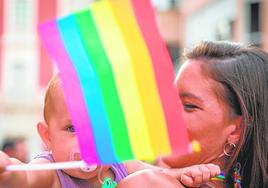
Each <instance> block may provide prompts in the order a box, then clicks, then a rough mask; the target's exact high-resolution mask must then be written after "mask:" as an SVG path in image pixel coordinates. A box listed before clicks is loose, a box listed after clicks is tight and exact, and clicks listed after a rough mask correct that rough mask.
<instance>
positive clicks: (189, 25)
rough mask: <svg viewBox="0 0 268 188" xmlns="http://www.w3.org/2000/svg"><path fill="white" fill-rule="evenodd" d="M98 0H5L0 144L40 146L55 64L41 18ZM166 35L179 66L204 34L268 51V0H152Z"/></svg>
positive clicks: (0, 1) (0, 27)
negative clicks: (15, 139)
mask: <svg viewBox="0 0 268 188" xmlns="http://www.w3.org/2000/svg"><path fill="white" fill-rule="evenodd" d="M92 1H93V0H0V144H1V141H2V140H3V139H4V138H5V137H10V136H24V137H25V138H27V139H28V140H27V141H28V146H29V150H30V153H31V156H32V155H33V154H34V153H36V152H38V151H39V150H40V145H41V143H40V140H39V137H38V135H37V132H36V129H35V125H36V123H37V121H39V120H42V105H43V96H44V90H45V87H46V84H47V82H48V80H49V79H50V77H51V75H52V74H53V71H54V70H55V68H54V67H53V65H52V63H51V59H50V58H49V57H48V55H47V53H46V51H45V49H44V48H43V47H42V45H41V44H40V41H39V39H38V35H37V25H38V24H39V23H40V22H43V21H45V20H48V19H51V18H54V17H56V16H63V15H66V14H68V13H70V12H72V11H75V10H79V9H81V8H84V7H86V6H88V4H89V3H90V2H92ZM152 3H153V6H154V7H155V9H156V11H157V22H158V26H159V30H160V33H161V35H162V36H163V39H164V40H165V41H166V44H167V47H168V49H169V52H170V54H171V57H172V60H173V62H174V66H175V69H176V70H177V69H178V67H179V66H178V65H179V62H180V57H181V53H182V52H183V49H184V48H185V47H190V46H191V45H193V44H195V43H196V42H198V41H200V40H230V41H236V42H241V43H253V44H255V45H258V46H260V47H261V48H263V49H264V50H266V51H268V0H152Z"/></svg>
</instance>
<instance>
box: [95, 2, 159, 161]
mask: <svg viewBox="0 0 268 188" xmlns="http://www.w3.org/2000/svg"><path fill="white" fill-rule="evenodd" d="M90 9H91V12H92V16H93V18H94V20H95V24H96V27H97V29H98V32H99V34H100V38H101V41H102V43H103V46H104V48H105V51H106V54H107V55H108V57H109V60H110V63H111V65H112V69H113V72H114V76H115V81H116V86H117V88H118V94H119V97H120V101H121V104H122V107H123V111H124V114H125V118H126V122H127V127H128V131H129V132H128V133H129V137H130V144H131V147H132V151H133V153H134V156H135V158H137V159H148V160H151V159H154V158H155V157H156V156H155V155H154V153H153V151H152V146H151V143H150V138H149V133H148V131H149V130H148V127H147V124H146V121H145V116H144V113H143V111H144V110H143V107H142V104H141V100H140V98H139V94H138V90H137V80H135V77H134V72H133V68H132V65H133V64H132V60H131V59H130V56H129V55H128V51H127V48H126V46H125V44H124V40H123V38H122V34H121V32H120V30H119V28H118V25H117V24H116V20H115V17H114V15H113V14H112V9H111V6H110V4H109V3H108V2H107V1H99V2H96V3H94V4H92V6H91V7H90Z"/></svg>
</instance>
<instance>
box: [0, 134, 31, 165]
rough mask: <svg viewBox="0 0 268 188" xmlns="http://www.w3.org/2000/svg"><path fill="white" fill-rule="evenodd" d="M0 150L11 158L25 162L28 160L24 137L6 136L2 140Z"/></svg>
mask: <svg viewBox="0 0 268 188" xmlns="http://www.w3.org/2000/svg"><path fill="white" fill-rule="evenodd" d="M1 150H2V151H3V152H4V153H6V154H7V155H8V156H10V157H12V158H17V159H19V160H20V161H22V162H24V163H26V162H28V161H29V151H28V146H27V143H26V139H25V138H24V137H19V136H18V137H7V138H5V139H4V140H3V143H2V147H1Z"/></svg>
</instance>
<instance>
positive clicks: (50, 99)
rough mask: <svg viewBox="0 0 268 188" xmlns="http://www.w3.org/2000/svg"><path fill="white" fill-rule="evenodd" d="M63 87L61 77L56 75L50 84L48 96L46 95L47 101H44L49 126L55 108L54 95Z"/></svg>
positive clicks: (46, 120) (45, 115)
mask: <svg viewBox="0 0 268 188" xmlns="http://www.w3.org/2000/svg"><path fill="white" fill-rule="evenodd" d="M59 85H61V81H60V79H59V75H58V74H55V75H54V76H53V77H52V78H51V80H50V81H49V83H48V86H47V90H46V94H45V100H44V112H43V113H44V114H43V115H44V120H45V122H46V123H47V124H48V123H49V117H50V114H51V112H52V111H53V108H54V105H55V104H54V102H55V101H54V99H53V98H54V94H53V93H55V89H56V88H57V87H58V86H59Z"/></svg>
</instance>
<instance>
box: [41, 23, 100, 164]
mask: <svg viewBox="0 0 268 188" xmlns="http://www.w3.org/2000/svg"><path fill="white" fill-rule="evenodd" d="M39 33H40V36H41V38H42V40H43V43H44V44H45V46H46V48H47V50H48V52H49V53H50V55H51V56H52V58H53V59H54V60H55V61H56V63H57V66H58V68H59V72H60V77H61V80H62V84H63V89H64V93H65V99H66V103H67V106H68V111H69V113H70V115H71V117H72V123H73V124H74V126H75V130H76V134H77V136H78V141H79V144H80V148H81V156H82V158H83V159H84V160H85V162H87V163H89V164H93V163H99V160H98V155H97V152H96V147H95V143H94V137H93V132H92V130H91V126H90V124H91V123H90V120H89V117H88V112H87V109H86V106H85V103H84V101H83V94H82V91H81V88H80V86H79V80H78V77H77V75H76V72H75V68H74V66H73V64H72V62H71V60H70V58H69V55H68V54H67V52H66V51H65V48H64V46H63V44H62V41H61V38H60V33H59V31H58V28H57V24H56V21H50V22H47V23H45V24H43V25H41V26H40V28H39ZM66 94H67V95H66ZM63 144H64V143H63Z"/></svg>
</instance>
